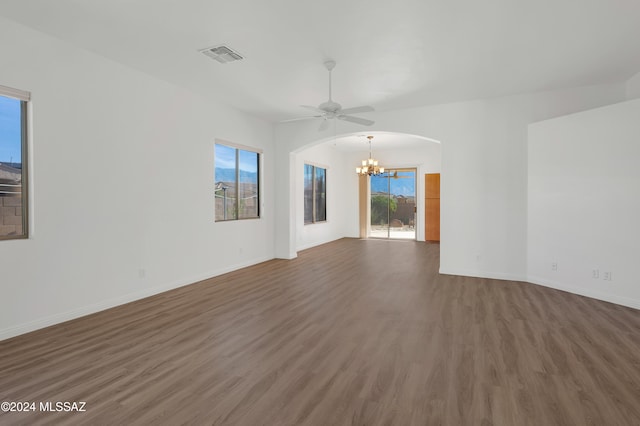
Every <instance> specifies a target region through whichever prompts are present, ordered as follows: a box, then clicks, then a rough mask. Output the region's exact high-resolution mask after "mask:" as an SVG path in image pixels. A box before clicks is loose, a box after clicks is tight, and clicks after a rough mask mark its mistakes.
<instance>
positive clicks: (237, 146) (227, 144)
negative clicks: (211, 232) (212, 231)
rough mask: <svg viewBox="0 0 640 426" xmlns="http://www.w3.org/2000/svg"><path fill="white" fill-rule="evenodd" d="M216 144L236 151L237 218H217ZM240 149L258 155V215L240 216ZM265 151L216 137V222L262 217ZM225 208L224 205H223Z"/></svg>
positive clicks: (214, 180) (214, 208) (214, 167)
mask: <svg viewBox="0 0 640 426" xmlns="http://www.w3.org/2000/svg"><path fill="white" fill-rule="evenodd" d="M216 145H222V146H224V147H226V148H231V149H233V150H234V151H235V182H234V184H235V191H236V201H235V209H236V212H237V214H236V216H237V217H235V218H231V219H217V218H216V202H215V199H216V196H215V193H216V189H215V185H216V178H215V175H216ZM240 151H245V152H250V153H252V154H256V156H257V160H256V176H257V189H256V198H257V199H256V212H257V214H256V216H250V217H240ZM262 156H263V153H262V150H261V149H259V148H255V147H250V146H246V145H241V144H237V143H233V142H228V141H225V140H220V139H216V140H215V142H214V146H213V176H214V177H213V184H214V190H213V192H214V197H213V198H214V203H213V219H214V222H215V223H218V222H234V221H238V220H254V219H261V218H262V206H261V203H262V162H263V158H262ZM223 208H224V206H223Z"/></svg>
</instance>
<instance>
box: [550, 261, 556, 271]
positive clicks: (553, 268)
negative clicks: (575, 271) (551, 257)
mask: <svg viewBox="0 0 640 426" xmlns="http://www.w3.org/2000/svg"><path fill="white" fill-rule="evenodd" d="M551 270H552V271H557V270H558V262H552V263H551Z"/></svg>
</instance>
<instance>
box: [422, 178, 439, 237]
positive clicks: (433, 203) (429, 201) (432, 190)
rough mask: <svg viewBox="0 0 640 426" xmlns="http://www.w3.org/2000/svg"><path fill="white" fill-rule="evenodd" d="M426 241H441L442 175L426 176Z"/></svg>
mask: <svg viewBox="0 0 640 426" xmlns="http://www.w3.org/2000/svg"><path fill="white" fill-rule="evenodd" d="M424 222H425V223H424V239H425V240H427V241H440V173H427V174H425V175H424Z"/></svg>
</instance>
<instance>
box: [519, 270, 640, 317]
mask: <svg viewBox="0 0 640 426" xmlns="http://www.w3.org/2000/svg"><path fill="white" fill-rule="evenodd" d="M527 281H528V282H530V283H532V284H537V285H541V286H544V287H549V288H554V289H556V290H562V291H566V292H568V293H573V294H579V295H580V296H586V297H590V298H592V299H598V300H602V301H604V302H610V303H615V304H616V305H622V306H627V307H629V308H634V309H640V300H637V299H631V298H629V297H624V296H616V295H615V294H608V293H602V292H599V291H593V290H589V289H584V288H581V287H574V286H570V285H566V284H563V283H559V282H556V281H551V280H547V279H544V278H540V277H536V276H530V277H529V278H528V280H527Z"/></svg>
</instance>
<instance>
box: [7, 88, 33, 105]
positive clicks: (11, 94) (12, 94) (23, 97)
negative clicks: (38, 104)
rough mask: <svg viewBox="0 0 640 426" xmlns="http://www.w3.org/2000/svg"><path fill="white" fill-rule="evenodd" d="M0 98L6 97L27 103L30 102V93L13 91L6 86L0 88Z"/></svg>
mask: <svg viewBox="0 0 640 426" xmlns="http://www.w3.org/2000/svg"><path fill="white" fill-rule="evenodd" d="M0 96H6V97H8V98H13V99H18V100H20V101H25V102H29V101H30V100H31V93H30V92H27V91H24V90H19V89H13V88H11V87H7V86H0Z"/></svg>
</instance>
